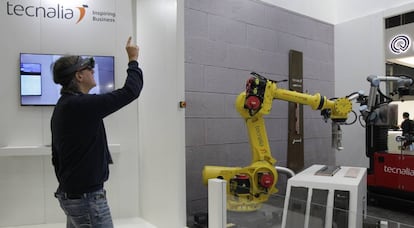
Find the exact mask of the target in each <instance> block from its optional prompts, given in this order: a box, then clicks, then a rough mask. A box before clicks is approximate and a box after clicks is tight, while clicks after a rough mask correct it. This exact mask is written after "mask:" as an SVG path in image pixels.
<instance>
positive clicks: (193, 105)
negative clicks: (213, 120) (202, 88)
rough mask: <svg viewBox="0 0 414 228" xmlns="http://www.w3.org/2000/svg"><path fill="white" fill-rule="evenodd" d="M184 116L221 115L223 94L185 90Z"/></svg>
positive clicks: (222, 113) (222, 112) (222, 114)
mask: <svg viewBox="0 0 414 228" xmlns="http://www.w3.org/2000/svg"><path fill="white" fill-rule="evenodd" d="M185 97H186V101H187V108H186V117H223V116H224V95H223V94H214V93H202V92H186V94H185Z"/></svg>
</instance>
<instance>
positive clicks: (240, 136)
mask: <svg viewBox="0 0 414 228" xmlns="http://www.w3.org/2000/svg"><path fill="white" fill-rule="evenodd" d="M244 132H246V127H245V125H244V121H243V120H242V119H238V118H237V119H207V120H206V143H207V144H226V143H238V142H245V141H246V138H247V136H246V134H244Z"/></svg>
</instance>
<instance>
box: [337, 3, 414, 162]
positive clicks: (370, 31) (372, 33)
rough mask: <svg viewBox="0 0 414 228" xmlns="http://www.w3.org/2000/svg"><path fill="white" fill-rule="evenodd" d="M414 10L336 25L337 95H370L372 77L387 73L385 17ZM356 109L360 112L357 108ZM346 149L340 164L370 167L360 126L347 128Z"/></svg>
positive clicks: (391, 11)
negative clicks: (361, 93) (368, 78)
mask: <svg viewBox="0 0 414 228" xmlns="http://www.w3.org/2000/svg"><path fill="white" fill-rule="evenodd" d="M413 9H414V4H412V3H410V4H407V5H404V6H403V7H397V8H393V9H388V10H386V11H382V12H378V13H375V14H371V15H368V16H365V17H361V18H358V19H355V20H351V21H348V22H344V23H341V24H337V25H335V94H336V95H337V96H343V95H347V94H349V93H350V92H352V91H358V90H360V89H362V90H364V91H365V93H366V94H368V92H369V83H368V82H367V80H366V77H367V76H368V75H371V74H372V75H384V74H385V54H384V45H385V44H384V24H383V23H384V18H386V17H389V16H392V15H395V14H398V13H402V12H407V11H410V10H413ZM354 110H355V111H357V113H358V110H357V105H355V107H354ZM342 129H343V144H344V147H345V149H344V150H343V151H341V152H338V153H337V155H336V159H337V164H338V165H350V166H365V167H368V159H367V158H366V157H365V130H364V128H362V127H361V126H360V125H359V124H354V125H352V126H347V127H343V128H342Z"/></svg>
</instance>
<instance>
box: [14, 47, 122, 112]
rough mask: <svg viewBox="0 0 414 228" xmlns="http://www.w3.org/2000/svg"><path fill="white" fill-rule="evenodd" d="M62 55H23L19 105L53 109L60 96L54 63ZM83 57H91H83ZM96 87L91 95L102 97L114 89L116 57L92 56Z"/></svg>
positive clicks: (21, 58)
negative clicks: (53, 71)
mask: <svg viewBox="0 0 414 228" xmlns="http://www.w3.org/2000/svg"><path fill="white" fill-rule="evenodd" d="M62 56H63V55H59V54H35V53H21V54H20V76H19V77H20V104H21V105H22V106H53V105H55V104H56V102H57V101H58V99H59V97H60V89H61V86H60V85H58V84H55V83H54V82H53V73H52V67H53V63H54V62H55V61H56V60H58V59H59V58H60V57H62ZM82 57H90V56H89V55H82ZM93 58H94V59H95V68H94V71H95V73H94V77H95V82H96V86H95V87H94V88H93V89H91V91H90V92H89V93H90V94H103V93H107V92H111V91H113V90H114V88H115V73H114V72H115V71H114V67H115V64H114V63H115V61H114V56H93Z"/></svg>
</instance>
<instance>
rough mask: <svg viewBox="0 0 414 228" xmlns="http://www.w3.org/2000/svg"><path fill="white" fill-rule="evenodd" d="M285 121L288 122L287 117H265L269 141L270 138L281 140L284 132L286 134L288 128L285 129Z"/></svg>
mask: <svg viewBox="0 0 414 228" xmlns="http://www.w3.org/2000/svg"><path fill="white" fill-rule="evenodd" d="M283 122H286V120H285V119H271V118H266V119H265V127H266V131H267V138H268V141H270V140H281V139H282V134H286V132H287V129H284V127H285V126H287V125H284V124H283Z"/></svg>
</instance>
